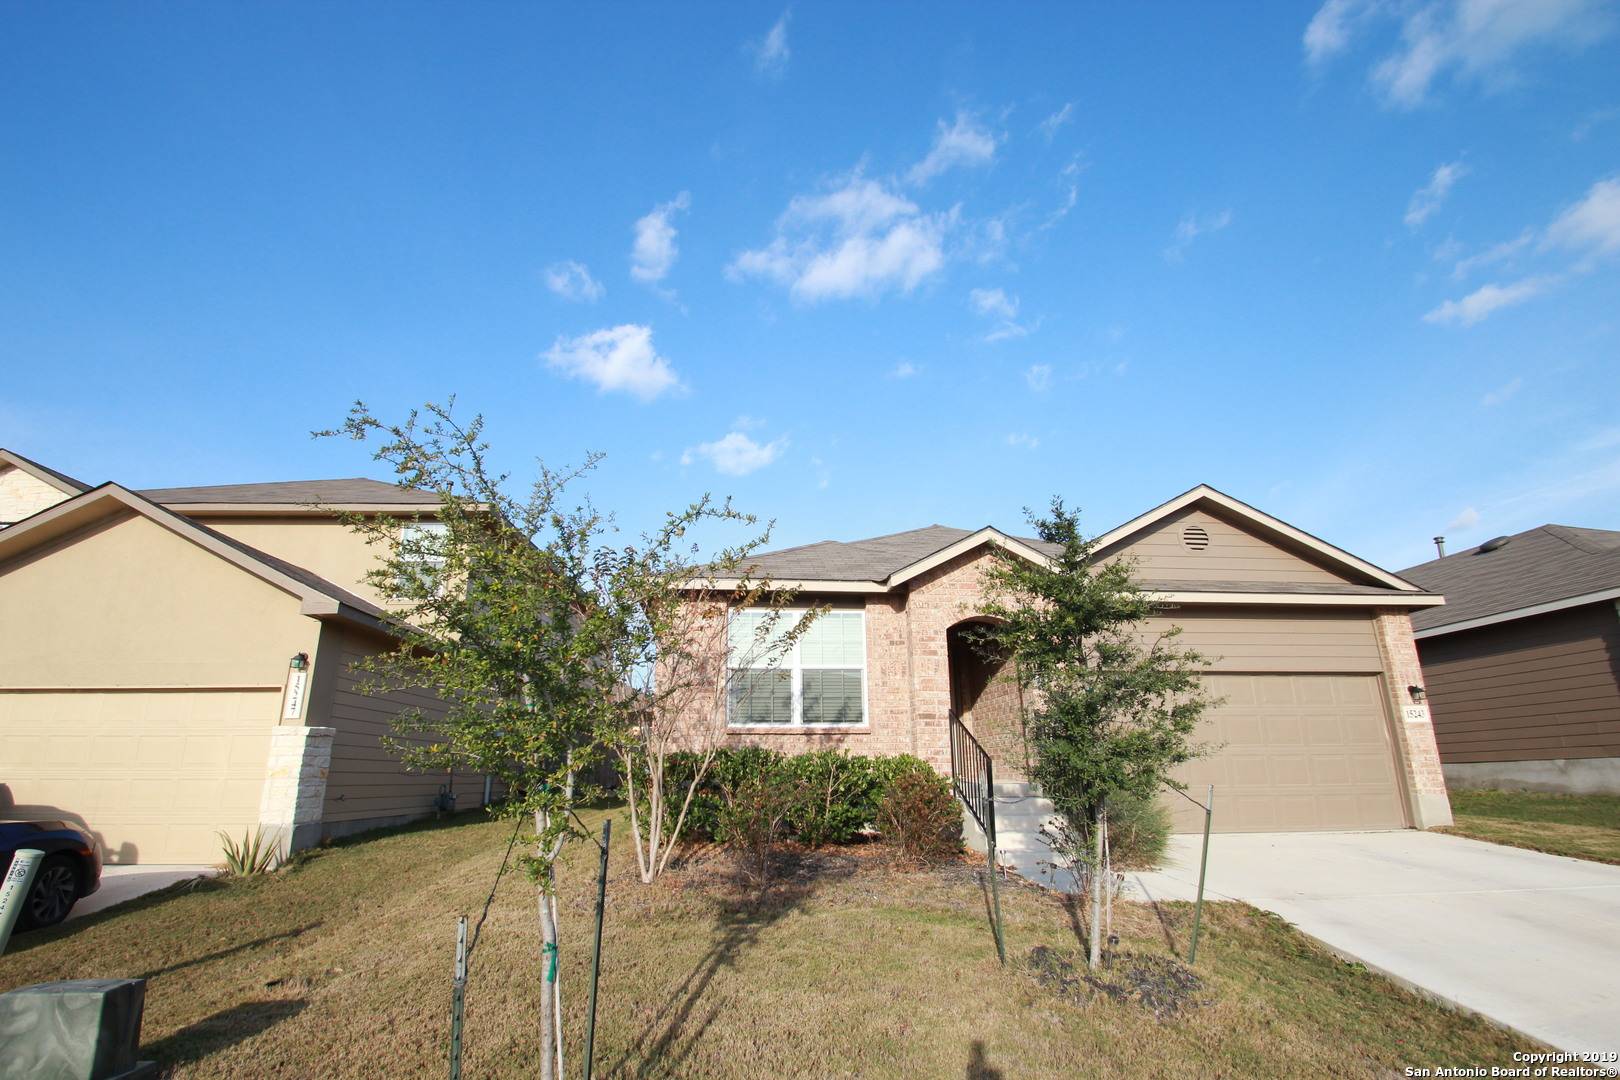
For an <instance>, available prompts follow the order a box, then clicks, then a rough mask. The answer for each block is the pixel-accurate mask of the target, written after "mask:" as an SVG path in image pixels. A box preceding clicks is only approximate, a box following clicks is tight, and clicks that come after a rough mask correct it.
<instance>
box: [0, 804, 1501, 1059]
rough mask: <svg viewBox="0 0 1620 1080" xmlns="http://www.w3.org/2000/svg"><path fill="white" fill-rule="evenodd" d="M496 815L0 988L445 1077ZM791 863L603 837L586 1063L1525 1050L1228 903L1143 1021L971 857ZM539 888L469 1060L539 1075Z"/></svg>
mask: <svg viewBox="0 0 1620 1080" xmlns="http://www.w3.org/2000/svg"><path fill="white" fill-rule="evenodd" d="M601 816H602V814H601V813H597V814H595V815H588V819H591V818H594V819H595V820H598V821H599V819H600V817H601ZM593 823H594V822H593ZM624 827H626V825H625V823H624V821H623V819H622V815H621V816H620V819H619V820H618V821H616V823H615V829H616V831H617V830H618V829H620V828H624ZM509 835H510V825H507V824H503V823H500V822H491V821H486V820H482V819H480V818H475V817H467V816H464V817H463V818H461V819H460V820H457V821H453V822H446V823H441V824H437V825H429V826H424V827H421V828H414V829H406V830H402V831H398V832H393V833H387V834H380V835H377V836H374V837H373V838H370V839H363V840H358V841H354V842H349V843H344V844H340V845H337V846H334V847H331V848H327V849H323V850H321V851H318V852H316V853H314V854H313V855H312V857H310V858H308V859H306V860H304V861H302V862H301V863H300V864H298V865H296V866H295V867H293V868H291V869H289V870H286V871H283V872H281V873H279V874H276V875H274V876H270V877H266V878H261V879H257V880H251V879H250V880H239V881H229V882H217V883H209V884H205V885H203V886H202V887H199V888H194V889H192V890H190V891H185V890H182V889H177V890H170V891H168V892H165V893H162V894H158V895H156V896H153V897H149V898H145V899H142V900H139V901H136V902H134V903H133V904H131V905H128V906H126V907H123V908H119V909H115V910H113V911H110V912H107V913H103V914H100V915H95V916H90V917H88V918H85V919H83V920H78V921H75V922H72V923H68V924H67V925H66V926H64V927H62V928H59V929H58V930H56V931H53V932H47V933H42V934H32V935H26V936H24V937H22V938H20V939H17V940H16V941H15V942H14V951H13V952H12V953H10V954H8V955H6V956H4V957H0V989H9V988H11V987H14V986H18V985H21V984H26V983H32V982H39V981H44V980H50V979H67V978H79V977H91V976H145V977H146V978H147V979H149V980H150V982H149V985H148V990H147V1008H146V1026H145V1049H146V1056H151V1057H155V1058H157V1059H158V1060H159V1061H161V1062H163V1063H164V1064H165V1065H166V1066H168V1067H169V1068H171V1069H172V1070H173V1075H176V1076H185V1077H202V1076H209V1077H227V1076H229V1077H255V1076H278V1077H279V1076H290V1077H323V1078H324V1077H376V1076H388V1077H412V1076H442V1075H443V1070H444V1068H445V1064H444V1063H445V1053H446V1046H447V1040H448V1030H449V1021H448V1007H449V1000H450V969H451V958H452V953H453V943H454V927H455V918H456V916H457V914H459V913H462V912H466V913H469V914H470V915H471V916H473V918H474V919H476V917H477V914H478V911H479V909H480V907H481V905H482V901H483V898H484V894H485V892H486V890H487V889H488V887H489V882H490V879H491V876H492V875H493V874H494V872H495V869H496V867H497V866H498V865H499V864H500V861H501V856H502V852H503V850H504V849H505V846H506V840H507V837H508V836H509ZM595 854H596V853H595V849H594V847H592V846H591V845H588V844H579V845H576V846H575V847H574V848H573V850H572V851H571V852H570V854H569V856H568V857H567V862H566V868H565V870H564V873H563V880H564V882H565V896H566V905H565V913H564V926H563V935H564V938H563V954H562V978H563V979H564V984H563V985H564V987H565V989H566V991H567V993H568V995H569V1001H568V1003H567V1006H566V1008H567V1016H568V1030H569V1033H570V1034H569V1041H568V1051H569V1055H570V1060H569V1063H568V1068H569V1074H570V1075H573V1076H577V1075H579V1073H578V1071H577V1070H578V1066H579V1064H580V1062H579V1052H580V1047H581V1042H582V1037H583V1030H584V1028H583V1016H584V1007H585V987H586V980H587V971H588V963H589V954H588V947H589V932H590V920H591V910H592V904H593V902H594V889H593V881H592V880H591V879H592V875H593V873H594V869H595ZM790 862H791V866H790V868H789V872H788V873H787V875H786V876H785V878H784V879H783V880H782V881H781V883H779V884H778V885H777V886H775V887H774V888H773V890H772V892H771V895H770V896H769V897H765V898H761V897H759V896H758V895H757V891H756V890H751V889H748V888H745V887H742V886H740V885H738V884H737V883H736V881H735V880H734V879H733V878H731V877H730V872H729V863H728V861H727V860H726V859H725V857H724V856H722V855H718V854H712V855H710V856H708V857H706V858H697V859H694V860H693V862H692V863H689V864H688V865H687V866H685V867H683V868H682V869H681V870H680V871H679V872H678V873H674V874H671V875H670V876H668V877H667V878H666V879H665V880H664V881H662V882H661V883H660V884H658V885H657V886H654V887H650V888H649V887H644V886H642V885H640V884H639V883H638V882H637V881H636V879H635V876H634V870H633V865H632V859H631V853H630V851H629V849H628V848H627V847H623V846H621V847H619V848H618V849H617V850H616V851H615V853H614V860H613V877H612V881H611V886H610V893H609V907H608V929H607V935H606V949H605V956H604V960H603V967H602V1004H601V1020H600V1024H599V1028H598V1032H597V1072H598V1075H604V1076H606V1075H612V1076H638V1077H639V1076H649V1077H662V1076H681V1077H727V1078H732V1077H734V1078H744V1077H748V1078H753V1077H761V1076H767V1077H797V1076H829V1077H831V1076H863V1077H936V1076H937V1077H962V1076H967V1077H977V1078H980V1080H988V1078H992V1077H1007V1078H1013V1077H1020V1078H1022V1077H1059V1076H1063V1077H1069V1076H1076V1075H1087V1074H1091V1075H1095V1074H1097V1073H1103V1074H1108V1075H1122V1076H1176V1077H1185V1076H1232V1077H1261V1076H1277V1077H1282V1076H1289V1077H1298V1076H1309V1075H1334V1076H1389V1075H1392V1074H1394V1075H1398V1074H1399V1073H1400V1070H1401V1068H1402V1067H1403V1066H1404V1065H1407V1064H1419V1065H1435V1064H1448V1065H1459V1064H1476V1065H1490V1064H1503V1065H1506V1064H1509V1058H1510V1054H1511V1052H1512V1050H1513V1049H1514V1048H1515V1047H1516V1046H1518V1047H1520V1048H1522V1043H1518V1042H1517V1041H1516V1040H1514V1039H1513V1038H1511V1037H1509V1036H1507V1035H1505V1034H1504V1033H1502V1032H1500V1031H1498V1030H1497V1029H1495V1028H1492V1027H1490V1026H1488V1025H1487V1024H1485V1023H1484V1022H1483V1021H1480V1020H1478V1019H1477V1018H1473V1017H1469V1016H1465V1015H1460V1014H1457V1013H1453V1012H1449V1011H1446V1010H1445V1009H1442V1008H1439V1007H1437V1006H1435V1005H1432V1004H1430V1003H1429V1002H1427V1001H1425V1000H1422V999H1419V998H1417V997H1414V996H1412V995H1411V994H1408V993H1406V992H1405V991H1403V990H1400V989H1398V988H1396V987H1395V986H1393V985H1392V984H1390V983H1388V982H1386V981H1385V980H1383V979H1381V978H1379V977H1378V976H1375V975H1373V974H1371V973H1369V972H1367V971H1365V970H1363V969H1361V968H1359V967H1357V966H1354V965H1348V964H1345V963H1342V962H1340V961H1338V960H1336V959H1334V958H1333V957H1331V956H1329V955H1328V954H1326V953H1325V952H1323V951H1321V950H1320V949H1318V948H1317V947H1315V946H1314V945H1312V944H1311V943H1310V942H1308V941H1307V940H1306V939H1304V938H1303V937H1301V936H1299V935H1298V934H1296V933H1294V932H1293V931H1292V930H1290V929H1289V928H1288V927H1287V926H1286V925H1285V924H1284V923H1282V922H1281V921H1280V920H1278V919H1275V918H1272V917H1269V916H1266V915H1263V914H1261V913H1259V912H1257V911H1255V910H1253V909H1251V908H1247V907H1244V906H1241V905H1233V904H1213V905H1210V906H1208V907H1206V909H1205V918H1206V936H1205V938H1204V941H1203V943H1202V944H1201V946H1200V956H1199V963H1198V967H1197V969H1196V975H1197V976H1198V977H1199V978H1201V979H1202V980H1203V981H1202V984H1201V985H1199V986H1196V987H1194V988H1192V989H1191V990H1190V991H1188V992H1184V993H1183V994H1182V995H1181V996H1179V997H1176V998H1173V1000H1172V1002H1171V1004H1172V1005H1179V1008H1176V1009H1175V1011H1170V1010H1169V1009H1161V1013H1162V1014H1163V1015H1162V1018H1161V1016H1157V1015H1155V1012H1154V1011H1153V1010H1152V1009H1150V1008H1148V1007H1147V1006H1145V1005H1144V1004H1143V1003H1142V1002H1141V1001H1140V1000H1137V999H1136V998H1137V995H1135V994H1133V993H1121V994H1119V995H1118V997H1119V998H1121V1000H1116V999H1115V998H1114V997H1110V996H1109V995H1106V994H1094V993H1092V990H1091V988H1090V987H1089V986H1088V985H1087V984H1085V983H1083V982H1076V980H1075V978H1074V977H1073V976H1072V975H1071V976H1069V977H1067V984H1068V985H1067V989H1065V988H1064V986H1062V985H1059V984H1060V983H1062V982H1063V978H1062V977H1059V978H1051V977H1049V978H1048V979H1047V980H1046V982H1045V983H1044V984H1043V982H1042V981H1040V980H1038V978H1037V977H1036V974H1035V972H1033V971H1032V969H1031V966H1030V957H1031V953H1032V951H1034V950H1036V949H1037V947H1039V946H1045V947H1046V948H1045V950H1042V951H1041V953H1040V955H1042V956H1043V957H1044V958H1045V959H1046V962H1047V969H1048V973H1049V976H1050V975H1052V974H1053V973H1054V968H1061V966H1062V962H1063V960H1064V958H1066V957H1074V956H1075V955H1076V953H1077V950H1078V942H1077V939H1076V935H1075V933H1074V931H1073V929H1072V928H1071V923H1070V918H1069V915H1068V913H1067V912H1066V910H1065V907H1064V905H1063V903H1062V902H1061V901H1060V900H1059V899H1057V898H1055V897H1052V896H1049V895H1047V894H1044V893H1042V892H1040V891H1038V890H1035V889H1033V888H1030V887H1022V886H1018V885H1009V886H1008V887H1006V888H1004V889H1003V891H1002V903H1003V911H1004V913H1005V916H1006V925H1007V936H1008V964H1007V966H1006V967H1005V968H1003V967H1001V966H999V965H998V964H997V962H996V955H995V948H994V944H993V941H992V938H991V935H990V932H989V928H988V923H987V919H986V896H985V893H984V891H983V887H982V883H981V882H980V881H979V879H978V873H977V868H976V864H972V863H967V862H964V863H963V864H961V865H957V866H952V867H949V868H946V869H944V870H938V871H930V872H923V873H907V872H903V871H900V870H898V869H895V868H893V867H892V866H890V865H889V864H888V862H887V860H886V857H885V856H884V855H883V853H882V851H881V850H880V849H875V848H861V849H845V850H842V851H834V852H830V853H823V854H818V855H813V856H809V857H803V858H799V859H797V860H790ZM533 911H534V894H533V891H532V889H531V888H530V887H529V886H528V884H527V882H526V881H525V880H524V879H523V878H522V876H521V875H516V876H511V875H509V876H508V878H507V879H506V881H505V882H504V883H503V885H502V887H501V892H500V895H499V897H498V899H497V901H496V903H495V905H494V907H493V909H492V910H491V912H490V916H489V920H488V922H487V924H486V925H485V926H484V929H483V937H482V940H481V943H480V944H479V946H478V951H477V952H476V953H475V954H474V957H473V963H472V973H471V977H470V981H469V987H468V992H467V1023H466V1075H467V1076H469V1077H517V1076H533V1075H535V1071H536V1070H535V1060H534V1059H535V1054H536V1049H537V1046H538V1041H537V1035H536V1032H535V1016H536V1001H537V995H538V994H539V991H540V981H539V980H540V970H541V969H540V964H539V961H538V958H537V953H538V934H537V931H536V928H535V923H534V919H533V917H532V914H533ZM1190 920H1191V909H1190V906H1189V905H1168V906H1165V907H1164V908H1162V909H1161V910H1159V911H1158V912H1156V911H1155V909H1153V908H1150V907H1146V906H1137V905H1126V906H1124V907H1123V909H1122V910H1120V911H1118V912H1117V913H1116V917H1115V929H1116V932H1117V933H1118V934H1119V936H1120V938H1121V945H1120V952H1121V953H1122V954H1126V955H1124V956H1122V957H1121V958H1120V959H1118V960H1117V961H1116V963H1115V967H1114V969H1113V970H1112V972H1111V973H1110V975H1109V980H1110V981H1111V982H1112V983H1115V984H1117V985H1119V986H1121V987H1126V988H1127V989H1129V987H1128V984H1129V982H1130V979H1131V976H1130V972H1131V970H1133V969H1139V970H1143V971H1146V972H1148V974H1149V975H1154V973H1157V974H1158V975H1165V976H1167V977H1168V978H1169V981H1170V982H1177V981H1181V980H1184V978H1185V974H1186V973H1185V971H1184V969H1182V968H1181V966H1180V965H1179V963H1176V962H1174V961H1173V956H1174V955H1175V954H1176V953H1177V952H1178V951H1179V950H1182V949H1183V948H1184V943H1185V941H1186V937H1187V932H1188V929H1189V927H1190ZM1155 978H1156V976H1155V977H1150V978H1147V980H1146V986H1145V992H1146V993H1147V994H1148V995H1150V996H1151V995H1153V994H1155V993H1157V992H1158V990H1159V989H1160V987H1158V985H1157V984H1156V983H1155Z"/></svg>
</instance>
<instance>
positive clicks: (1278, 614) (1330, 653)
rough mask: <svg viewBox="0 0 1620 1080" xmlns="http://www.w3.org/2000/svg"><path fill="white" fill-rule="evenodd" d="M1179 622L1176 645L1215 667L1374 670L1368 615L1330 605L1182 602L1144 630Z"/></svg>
mask: <svg viewBox="0 0 1620 1080" xmlns="http://www.w3.org/2000/svg"><path fill="white" fill-rule="evenodd" d="M1172 625H1175V626H1179V627H1181V636H1180V637H1179V638H1177V639H1176V640H1177V642H1178V644H1180V645H1181V646H1183V647H1185V648H1189V649H1196V650H1197V651H1198V652H1200V653H1203V654H1204V655H1205V656H1206V657H1208V658H1209V659H1210V660H1211V661H1212V664H1211V670H1212V671H1217V672H1223V671H1224V672H1278V673H1285V674H1311V673H1322V674H1353V673H1364V674H1376V673H1378V672H1380V671H1382V670H1383V661H1382V659H1381V658H1380V656H1379V654H1378V641H1377V639H1376V638H1375V637H1374V636H1373V623H1372V618H1371V616H1370V615H1368V613H1366V612H1364V611H1346V610H1338V609H1332V608H1283V607H1275V608H1240V607H1202V606H1200V607H1191V606H1189V607H1185V608H1180V609H1175V610H1172V611H1169V612H1167V613H1165V614H1164V615H1162V616H1159V617H1156V618H1153V619H1150V620H1148V622H1147V630H1148V632H1149V633H1154V634H1156V633H1161V632H1163V631H1164V630H1167V629H1168V628H1169V627H1170V626H1172Z"/></svg>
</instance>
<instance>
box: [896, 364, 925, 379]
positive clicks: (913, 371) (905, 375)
mask: <svg viewBox="0 0 1620 1080" xmlns="http://www.w3.org/2000/svg"><path fill="white" fill-rule="evenodd" d="M921 374H922V368H920V367H918V366H917V365H916V364H913V363H912V362H911V361H910V360H902V361H900V362H899V363H898V364H896V365H894V370H892V371H890V372H889V378H891V379H909V378H912V377H913V376H916V375H921Z"/></svg>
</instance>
